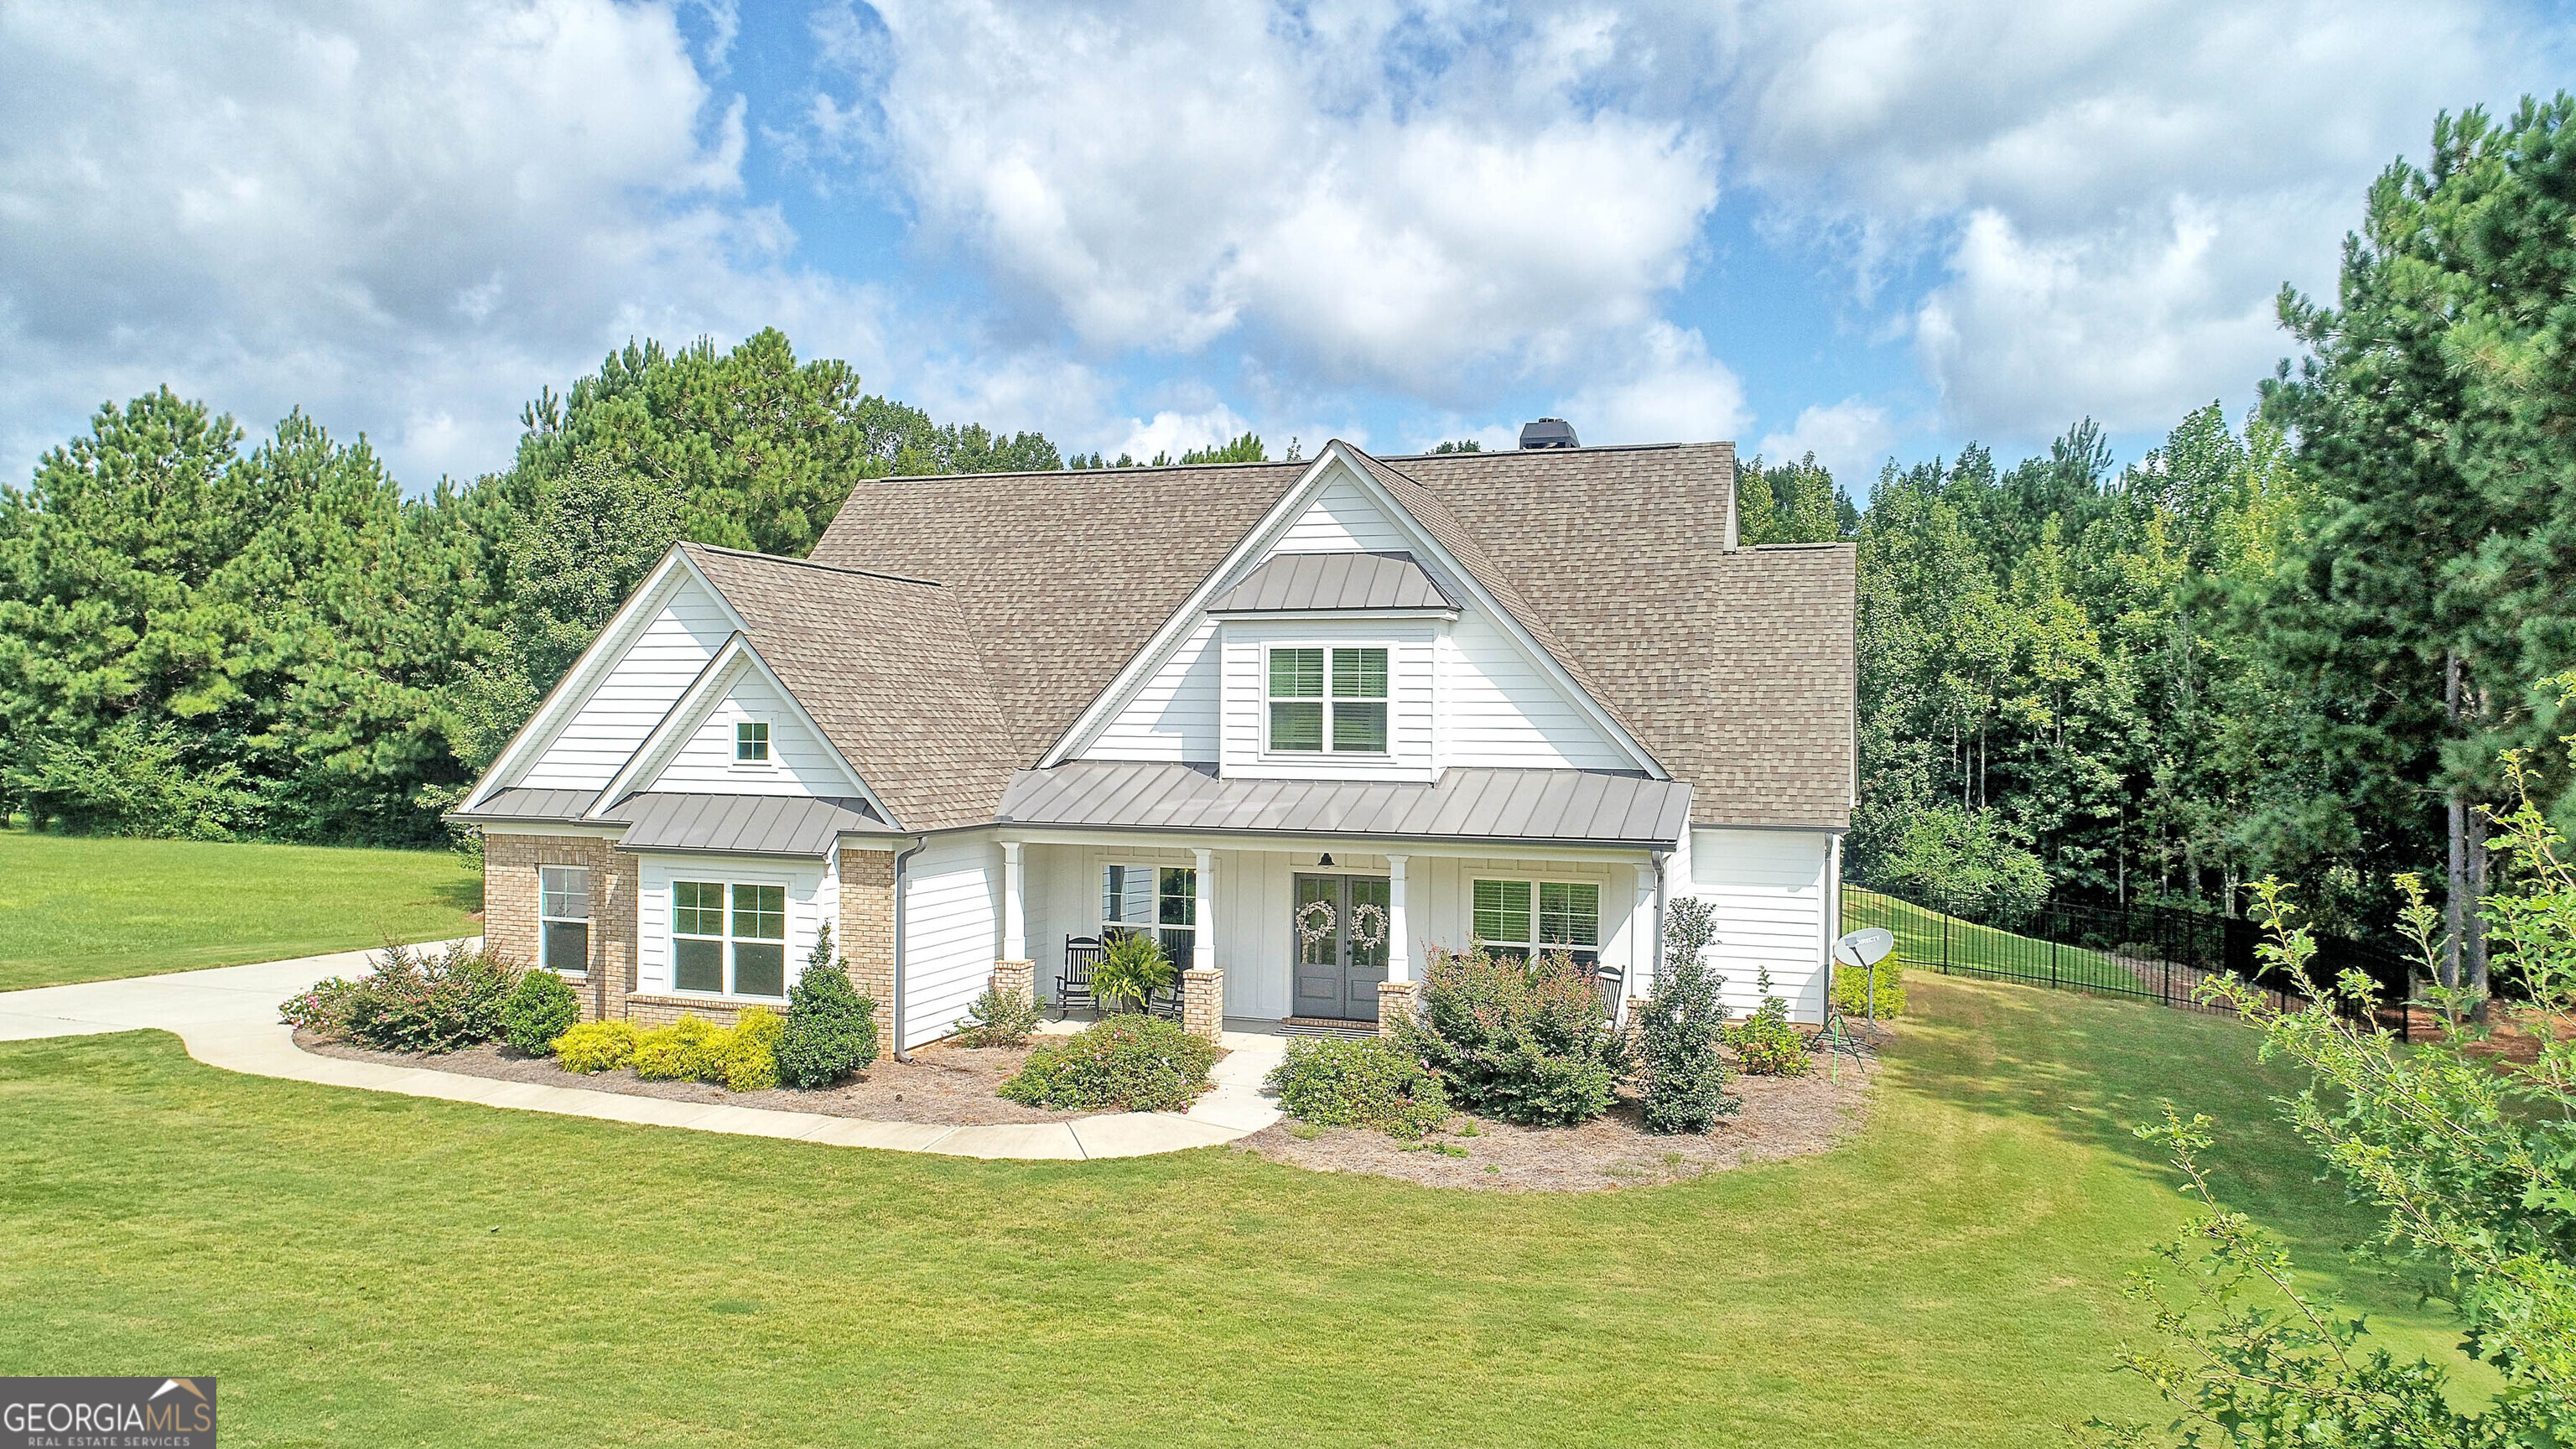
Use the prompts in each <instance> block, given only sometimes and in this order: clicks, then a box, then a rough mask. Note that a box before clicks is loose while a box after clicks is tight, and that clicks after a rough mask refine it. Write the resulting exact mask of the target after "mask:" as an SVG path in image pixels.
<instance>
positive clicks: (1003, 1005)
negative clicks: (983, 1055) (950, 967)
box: [948, 986, 1044, 1047]
mask: <svg viewBox="0 0 2576 1449" xmlns="http://www.w3.org/2000/svg"><path fill="white" fill-rule="evenodd" d="M1043 1010H1044V1007H1043V1006H1042V1005H1041V1004H1040V1003H1038V1002H1036V1001H1034V1000H1031V999H1030V998H1028V997H1025V996H1022V995H1020V994H1019V993H1018V992H1016V991H1004V990H1003V989H1002V988H1000V987H998V986H987V987H985V988H984V994H983V995H981V996H978V997H976V998H975V1000H974V1001H973V1003H971V1004H970V1005H968V1006H967V1008H966V1019H965V1020H964V1021H961V1022H959V1023H958V1024H957V1030H956V1032H955V1033H954V1034H953V1035H951V1036H950V1037H949V1038H948V1039H949V1040H950V1041H953V1042H955V1043H957V1044H958V1045H959V1046H966V1047H1015V1046H1025V1045H1027V1043H1028V1039H1029V1035H1030V1033H1032V1032H1035V1031H1036V1030H1037V1029H1038V1022H1039V1021H1040V1019H1041V1018H1040V1015H1039V1013H1040V1012H1041V1011H1043Z"/></svg>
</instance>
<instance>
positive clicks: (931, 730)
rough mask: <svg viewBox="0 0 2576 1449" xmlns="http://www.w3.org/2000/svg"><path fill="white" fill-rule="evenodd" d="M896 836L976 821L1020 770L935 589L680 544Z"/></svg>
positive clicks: (970, 644)
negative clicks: (877, 802) (871, 795)
mask: <svg viewBox="0 0 2576 1449" xmlns="http://www.w3.org/2000/svg"><path fill="white" fill-rule="evenodd" d="M680 547H681V548H682V549H683V550H684V551H685V552H686V553H687V554H688V556H689V561H690V562H691V563H694V564H696V565H697V566H698V569H699V571H700V572H702V573H704V574H705V575H706V576H707V579H708V581H709V582H711V583H713V584H714V585H715V586H716V590H717V592H719V593H721V594H723V595H724V597H725V602H726V603H728V604H731V605H732V606H733V608H734V612H735V613H738V614H740V615H741V616H742V619H743V623H744V624H745V625H746V626H747V632H748V634H749V636H750V639H751V647H752V648H753V649H755V650H757V651H758V652H759V654H760V657H761V658H762V659H763V660H764V661H766V662H767V663H768V665H769V667H770V668H771V669H773V670H776V671H777V673H778V678H779V680H780V682H781V683H784V684H785V685H786V686H787V687H788V689H789V690H790V691H792V692H793V693H794V694H795V696H796V701H797V703H799V704H801V705H803V706H804V707H805V711H806V713H808V714H811V715H812V716H814V722H815V723H816V724H818V725H821V726H822V727H823V733H824V734H826V735H828V736H830V737H831V741H832V744H833V746H834V747H835V748H837V749H838V750H840V752H841V755H842V758H844V759H846V760H848V761H849V762H850V765H851V767H852V768H854V769H856V770H857V771H858V772H859V777H860V778H861V779H863V780H865V781H867V784H868V788H869V789H871V790H874V791H875V792H876V793H877V796H878V798H880V799H882V800H884V801H885V803H886V808H887V809H889V810H891V811H893V812H894V816H895V821H894V823H895V824H896V825H898V826H900V827H902V828H904V829H906V830H935V829H938V828H940V827H942V826H949V825H964V824H969V823H971V822H974V821H978V820H985V819H989V818H991V816H992V813H993V806H994V804H995V802H997V801H999V800H1000V799H1001V798H1002V791H1003V790H1004V789H1005V788H1006V787H1007V786H1008V785H1009V784H1010V779H1011V771H1012V769H1013V768H1014V767H1015V766H1017V765H1018V764H1020V763H1021V761H1020V760H1019V759H1018V758H1017V752H1016V751H1015V750H1014V748H1013V746H1012V744H1011V731H1010V729H1009V728H1008V726H1007V724H1006V723H1005V718H1004V715H1003V713H1002V707H1001V705H1000V703H999V702H998V701H997V700H996V699H995V698H994V695H993V689H992V686H991V685H990V684H989V683H988V682H987V681H986V679H985V676H984V667H983V663H982V660H981V656H980V655H979V653H978V651H977V650H976V647H975V637H974V635H973V634H972V632H970V631H969V630H968V628H967V625H966V619H965V616H964V614H963V613H962V612H961V611H960V610H959V608H958V605H957V600H956V599H955V597H954V596H953V595H952V594H951V592H950V591H949V590H948V589H946V588H944V587H942V586H940V585H938V584H935V583H927V582H923V581H921V580H919V579H910V578H900V577H892V576H889V575H885V574H878V573H868V572H864V571H860V570H854V569H842V568H833V567H830V566H827V565H823V564H815V563H808V562H803V561H800V560H797V559H783V558H774V557H771V556H770V555H767V554H758V553H743V552H740V551H737V550H735V549H729V548H713V547H710V546H708V545H706V544H697V543H686V544H682V545H681V546H680Z"/></svg>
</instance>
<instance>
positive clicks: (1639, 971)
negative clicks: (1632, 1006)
mask: <svg viewBox="0 0 2576 1449" xmlns="http://www.w3.org/2000/svg"><path fill="white" fill-rule="evenodd" d="M1663 970H1664V963H1663V962H1661V961H1658V960H1656V959H1655V872H1654V870H1653V868H1652V867H1647V866H1640V867H1639V868H1638V870H1637V903H1636V904H1635V905H1634V906H1631V907H1629V909H1628V999H1629V1000H1630V1001H1643V1000H1645V999H1646V998H1647V997H1649V996H1652V995H1654V994H1655V986H1656V984H1657V983H1658V982H1659V981H1661V980H1662V977H1663Z"/></svg>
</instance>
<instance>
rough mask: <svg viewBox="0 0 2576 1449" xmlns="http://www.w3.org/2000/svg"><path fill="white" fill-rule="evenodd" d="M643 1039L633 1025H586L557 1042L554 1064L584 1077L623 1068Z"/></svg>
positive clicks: (618, 1023)
mask: <svg viewBox="0 0 2576 1449" xmlns="http://www.w3.org/2000/svg"><path fill="white" fill-rule="evenodd" d="M643 1035H644V1034H643V1033H642V1032H640V1031H637V1030H636V1029H635V1023H633V1022H631V1021H585V1022H582V1023H580V1024H579V1025H577V1026H574V1027H572V1028H571V1029H570V1030H568V1031H566V1032H565V1033H564V1034H563V1035H561V1036H559V1037H556V1038H555V1040H554V1050H555V1064H556V1065H557V1066H560V1067H562V1068H563V1069H564V1070H565V1071H567V1072H580V1073H581V1074H583V1075H584V1076H588V1075H589V1074H591V1073H593V1072H604V1071H608V1070H609V1069H611V1068H613V1067H622V1066H624V1065H626V1064H627V1063H628V1062H630V1061H632V1060H634V1057H635V1043H636V1042H637V1040H639V1039H640V1038H641V1037H642V1036H643Z"/></svg>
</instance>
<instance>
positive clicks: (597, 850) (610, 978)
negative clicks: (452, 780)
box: [483, 831, 637, 1021]
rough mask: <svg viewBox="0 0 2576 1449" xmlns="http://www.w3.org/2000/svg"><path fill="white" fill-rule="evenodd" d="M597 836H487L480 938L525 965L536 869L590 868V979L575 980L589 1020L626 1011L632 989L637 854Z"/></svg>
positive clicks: (532, 951) (529, 961) (531, 958)
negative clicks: (620, 849) (555, 867)
mask: <svg viewBox="0 0 2576 1449" xmlns="http://www.w3.org/2000/svg"><path fill="white" fill-rule="evenodd" d="M611 845H612V842H611V841H609V840H608V839H607V838H606V837H604V836H596V835H514V834H513V835H505V834H499V833H496V832H492V831H485V832H484V835H483V940H484V943H485V945H487V946H488V947H489V948H490V949H492V950H494V951H496V952H499V953H500V954H502V955H504V956H507V957H508V958H509V959H511V960H512V961H516V962H519V963H521V964H523V965H534V964H536V960H537V867H539V866H541V865H578V866H585V867H587V868H588V869H589V871H590V979H589V980H588V981H587V982H584V983H581V984H579V985H577V986H576V988H575V990H576V991H577V992H578V993H579V994H580V996H581V1014H582V1019H583V1020H584V1021H600V1020H604V1019H609V1018H613V1017H618V1016H622V1015H624V1014H625V1006H626V997H627V994H628V993H629V992H631V991H633V990H634V989H635V909H636V880H637V877H636V870H635V857H633V856H631V855H624V854H620V853H619V852H618V851H616V850H614V849H612V848H611Z"/></svg>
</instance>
